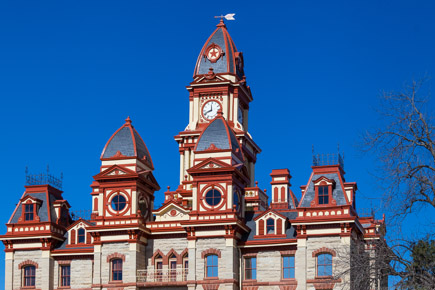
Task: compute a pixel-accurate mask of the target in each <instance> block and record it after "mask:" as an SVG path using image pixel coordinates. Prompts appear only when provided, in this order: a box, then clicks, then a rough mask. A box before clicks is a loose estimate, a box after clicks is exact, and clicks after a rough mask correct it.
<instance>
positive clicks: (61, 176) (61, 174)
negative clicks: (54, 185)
mask: <svg viewBox="0 0 435 290" xmlns="http://www.w3.org/2000/svg"><path fill="white" fill-rule="evenodd" d="M60 180H63V172H61V173H60Z"/></svg>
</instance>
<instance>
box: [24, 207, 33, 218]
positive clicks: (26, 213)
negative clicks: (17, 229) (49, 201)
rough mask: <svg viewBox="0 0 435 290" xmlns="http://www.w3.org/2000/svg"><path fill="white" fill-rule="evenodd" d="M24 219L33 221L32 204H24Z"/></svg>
mask: <svg viewBox="0 0 435 290" xmlns="http://www.w3.org/2000/svg"><path fill="white" fill-rule="evenodd" d="M24 220H25V221H33V204H26V205H24Z"/></svg>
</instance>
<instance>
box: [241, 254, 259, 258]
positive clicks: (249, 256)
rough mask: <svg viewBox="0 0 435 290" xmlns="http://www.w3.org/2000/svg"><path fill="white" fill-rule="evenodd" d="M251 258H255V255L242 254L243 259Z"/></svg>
mask: <svg viewBox="0 0 435 290" xmlns="http://www.w3.org/2000/svg"><path fill="white" fill-rule="evenodd" d="M251 257H257V253H246V254H243V258H251Z"/></svg>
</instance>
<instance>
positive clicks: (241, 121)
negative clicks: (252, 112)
mask: <svg viewBox="0 0 435 290" xmlns="http://www.w3.org/2000/svg"><path fill="white" fill-rule="evenodd" d="M237 121H239V123H240V124H242V125H243V110H242V108H240V107H239V111H238V113H237Z"/></svg>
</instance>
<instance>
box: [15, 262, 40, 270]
mask: <svg viewBox="0 0 435 290" xmlns="http://www.w3.org/2000/svg"><path fill="white" fill-rule="evenodd" d="M25 266H35V268H36V269H38V263H36V262H35V261H32V260H26V261H23V262H21V263H20V264H18V269H20V270H21V268H23V267H25Z"/></svg>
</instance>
